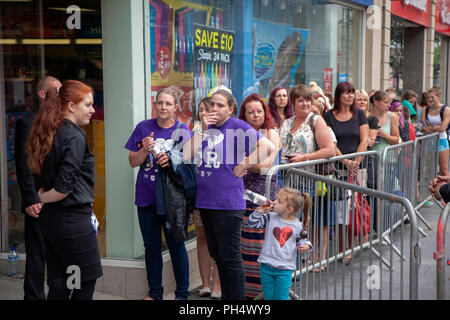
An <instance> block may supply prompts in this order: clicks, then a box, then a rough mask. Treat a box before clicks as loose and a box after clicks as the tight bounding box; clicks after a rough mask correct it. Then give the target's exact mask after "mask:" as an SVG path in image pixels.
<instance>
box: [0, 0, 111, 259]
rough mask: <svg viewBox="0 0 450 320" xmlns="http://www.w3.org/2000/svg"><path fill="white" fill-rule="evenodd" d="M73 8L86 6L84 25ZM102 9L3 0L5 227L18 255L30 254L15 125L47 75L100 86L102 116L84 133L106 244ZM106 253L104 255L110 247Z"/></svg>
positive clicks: (79, 0)
mask: <svg viewBox="0 0 450 320" xmlns="http://www.w3.org/2000/svg"><path fill="white" fill-rule="evenodd" d="M71 5H75V6H78V8H80V15H79V17H80V22H81V23H80V25H79V26H77V25H74V26H72V24H73V23H72V24H71V23H70V22H71V20H70V19H71V16H72V14H73V13H67V12H66V11H67V8H68V7H69V6H71ZM100 6H101V5H100V0H95V1H87V0H74V1H69V0H67V1H66V0H62V1H55V0H34V1H28V2H0V17H1V19H0V27H1V28H0V39H1V42H0V48H1V49H0V54H1V55H2V57H1V59H0V61H1V62H2V65H1V68H0V72H2V75H1V77H0V78H1V79H2V83H1V84H0V85H1V90H4V101H2V102H1V103H2V104H3V105H4V109H2V112H5V116H6V130H5V132H6V139H5V140H6V150H7V175H5V176H4V177H5V178H7V183H6V185H7V195H8V201H7V212H2V214H7V219H4V221H5V220H7V221H8V224H7V225H3V226H2V235H3V236H4V235H5V234H7V239H6V243H5V244H4V248H3V249H5V250H6V251H7V250H8V247H10V246H11V245H12V244H13V243H14V242H17V243H18V246H17V248H18V252H24V214H23V213H21V212H20V205H21V198H20V191H19V187H18V184H17V178H16V173H15V163H14V132H15V130H14V128H15V123H16V121H17V120H18V119H19V118H21V117H23V116H24V115H26V114H27V113H29V112H31V111H32V110H33V109H35V108H36V106H38V105H39V101H38V98H37V96H36V94H35V85H36V83H37V81H38V79H39V78H41V77H43V76H45V75H51V76H53V77H56V78H58V79H59V80H60V81H61V82H63V81H64V80H67V79H75V80H80V81H83V82H84V83H86V84H88V85H90V86H92V87H93V88H94V91H95V101H94V106H95V109H96V113H95V115H94V118H93V120H92V122H91V123H90V124H89V125H88V126H86V127H84V129H85V130H86V138H87V140H88V143H89V147H90V150H91V151H92V152H93V153H94V156H95V161H96V163H95V170H96V184H95V197H96V200H95V203H94V204H93V208H94V210H95V212H96V214H97V217H98V218H99V222H100V225H101V230H102V231H101V232H100V236H99V241H100V243H102V237H104V234H103V233H102V232H103V231H104V230H105V223H106V220H105V180H104V175H105V172H104V156H105V155H104V130H103V72H102V46H101V37H102V32H101V8H100ZM72 17H73V16H72ZM72 22H73V21H72ZM78 27H79V28H78ZM2 176H3V172H2ZM5 238H6V237H5ZM101 251H102V253H103V254H104V252H105V248H104V245H101Z"/></svg>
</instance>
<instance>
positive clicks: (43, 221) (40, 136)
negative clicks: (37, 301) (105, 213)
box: [28, 80, 102, 300]
mask: <svg viewBox="0 0 450 320" xmlns="http://www.w3.org/2000/svg"><path fill="white" fill-rule="evenodd" d="M93 102H94V91H93V90H92V88H91V87H89V86H87V85H85V84H84V83H82V82H79V81H74V80H68V81H65V82H64V83H63V84H62V86H61V88H60V89H59V90H58V91H57V89H56V88H51V89H49V90H48V92H47V96H46V99H45V102H44V103H43V105H42V107H41V108H40V109H39V112H38V114H37V116H36V119H35V120H34V122H33V127H32V129H31V132H30V139H29V142H28V153H29V158H28V166H29V167H30V169H31V172H32V173H33V174H35V175H36V183H37V186H38V188H39V192H38V195H39V198H40V200H41V202H42V203H43V207H42V209H41V212H40V214H39V223H40V226H41V228H42V233H43V235H44V238H45V239H44V241H45V249H46V253H45V254H46V262H47V277H48V280H47V282H48V286H49V291H48V297H47V299H48V300H68V299H69V297H70V295H71V299H72V300H92V297H93V294H94V291H95V283H96V280H97V278H99V277H101V276H102V266H101V263H100V255H99V250H98V244H97V237H96V230H95V227H93V224H92V223H91V215H92V202H93V201H94V156H93V154H92V153H91V152H90V151H89V147H88V144H87V142H86V137H85V135H86V134H85V132H84V130H83V129H81V128H80V126H85V125H87V124H89V122H90V120H91V117H92V115H93V114H94V112H95V111H94V108H93ZM72 266H76V267H77V268H79V271H80V273H79V275H80V279H79V280H80V281H81V283H79V284H78V285H76V283H75V286H74V288H73V290H72V289H71V288H68V286H67V284H66V283H67V278H68V275H69V274H70V273H72V274H73V270H72V271H71V270H70V268H69V267H72Z"/></svg>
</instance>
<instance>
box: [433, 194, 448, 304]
mask: <svg viewBox="0 0 450 320" xmlns="http://www.w3.org/2000/svg"><path fill="white" fill-rule="evenodd" d="M449 211H450V203H447V204H446V205H445V207H444V209H442V212H441V215H440V216H439V220H438V224H437V231H436V252H435V253H434V259H435V260H436V284H437V285H436V291H437V292H436V297H437V299H438V300H446V297H447V293H446V290H447V289H446V282H447V278H446V276H445V267H446V266H445V260H446V255H445V229H446V226H447V218H448V214H449Z"/></svg>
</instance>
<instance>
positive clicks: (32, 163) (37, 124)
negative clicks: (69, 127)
mask: <svg viewBox="0 0 450 320" xmlns="http://www.w3.org/2000/svg"><path fill="white" fill-rule="evenodd" d="M89 93H91V94H92V95H94V90H93V89H92V88H91V87H89V86H88V85H86V84H84V83H82V82H80V81H76V80H67V81H65V82H64V83H63V84H62V86H61V88H60V89H59V90H58V89H57V88H55V87H52V88H49V89H48V90H47V93H46V96H45V101H44V103H43V104H42V106H41V108H40V109H39V111H38V114H37V115H36V118H35V119H34V121H33V126H32V128H31V131H30V135H29V139H28V143H27V151H28V155H29V156H28V167H29V168H30V170H31V172H32V173H33V174H37V175H40V174H41V172H42V167H43V166H44V161H45V158H46V157H47V155H48V154H49V153H50V151H51V150H52V146H53V139H54V137H55V135H56V133H57V132H58V130H59V128H60V127H61V125H62V123H63V121H64V117H65V116H66V113H67V111H68V105H69V102H73V103H74V104H78V103H80V102H81V101H83V100H84V99H85V97H86V96H87V95H88V94H89Z"/></svg>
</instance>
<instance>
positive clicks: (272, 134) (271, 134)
mask: <svg viewBox="0 0 450 320" xmlns="http://www.w3.org/2000/svg"><path fill="white" fill-rule="evenodd" d="M267 138H268V139H269V140H270V141H271V142H272V143H273V145H274V146H275V149H274V151H273V152H271V154H270V156H269V157H267V158H266V159H265V160H264V161H262V162H260V163H259V164H257V165H254V166H253V167H251V168H249V170H250V171H251V172H254V173H260V172H261V171H265V170H267V169H268V168H270V167H271V166H272V164H273V162H274V160H275V158H276V156H277V154H278V152H279V151H280V149H281V139H280V136H279V135H278V132H277V131H276V130H274V129H271V130H269V131H268V132H267Z"/></svg>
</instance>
